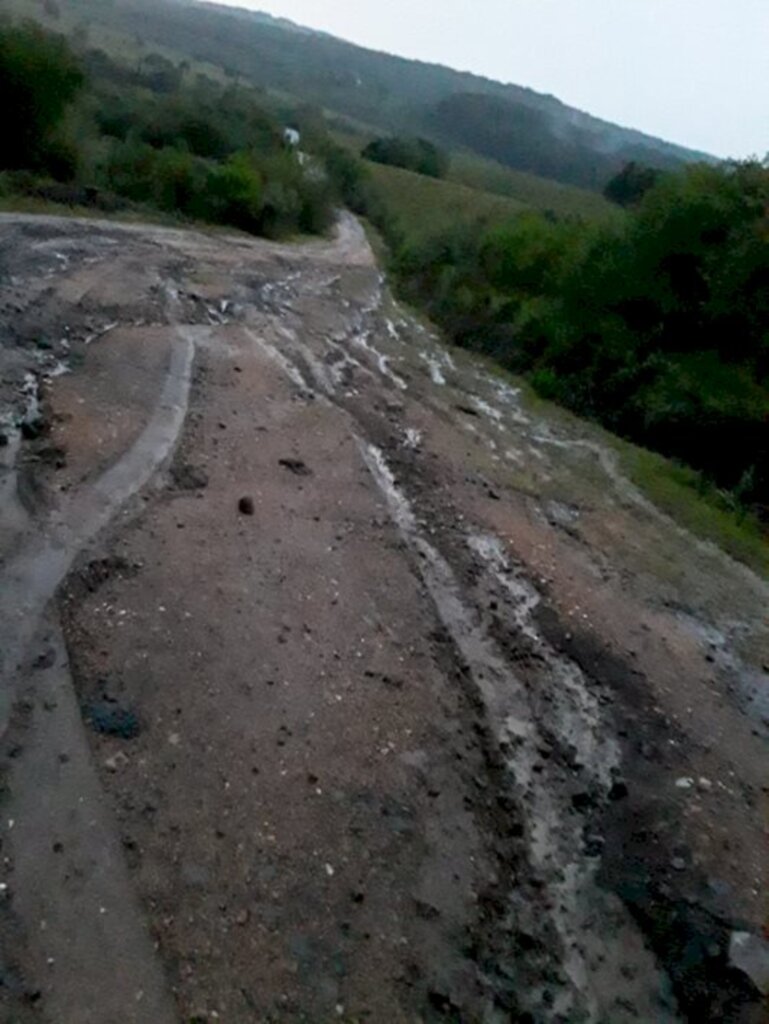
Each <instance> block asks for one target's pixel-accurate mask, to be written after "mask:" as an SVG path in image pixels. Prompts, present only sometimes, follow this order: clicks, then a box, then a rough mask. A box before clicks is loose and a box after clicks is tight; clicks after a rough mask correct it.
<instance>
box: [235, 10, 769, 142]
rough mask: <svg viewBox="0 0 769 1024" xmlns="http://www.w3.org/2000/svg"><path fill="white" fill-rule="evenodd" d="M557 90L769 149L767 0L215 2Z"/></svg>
mask: <svg viewBox="0 0 769 1024" xmlns="http://www.w3.org/2000/svg"><path fill="white" fill-rule="evenodd" d="M215 2H217V3H223V4H227V5H229V6H233V7H244V8H248V9H251V10H255V11H265V12H266V13H269V14H272V15H274V16H276V17H285V18H290V19H291V20H292V21H295V22H297V23H298V24H300V25H306V26H307V27H310V28H315V29H321V30H324V31H327V32H330V33H332V34H334V35H337V36H340V37H341V38H343V39H346V40H348V41H350V42H353V43H358V44H359V45H362V46H368V47H371V48H373V49H376V50H384V51H386V52H389V53H394V54H398V55H400V56H404V57H410V58H413V59H417V60H425V61H430V62H434V63H439V64H445V65H448V66H450V67H453V68H456V69H457V70H460V71H472V72H474V73H476V74H480V75H485V76H487V77H489V78H494V79H497V80H499V81H503V82H513V83H515V84H516V85H523V86H528V87H530V88H532V89H535V90H537V91H538V92H543V93H551V94H552V95H554V96H557V97H558V99H560V100H562V101H563V102H564V103H567V104H569V105H570V106H573V107H578V108H579V109H581V110H584V111H586V112H587V113H590V114H593V115H595V116H596V117H601V118H603V119H604V120H607V121H613V122H615V123H617V124H621V125H624V126H626V127H628V128H636V129H638V130H640V131H643V132H646V133H648V134H650V135H655V136H658V137H660V138H663V139H666V140H668V141H670V142H676V143H679V144H680V145H683V146H689V147H691V148H693V149H699V150H704V151H706V152H709V153H712V154H714V155H716V156H721V157H736V158H744V157H748V156H759V157H764V156H765V155H766V154H767V152H769V97H768V96H767V92H766V88H765V83H766V80H767V78H768V77H769V45H768V44H769V3H767V2H766V0H732V3H731V4H729V5H728V9H727V5H726V4H725V3H724V2H723V0H676V5H675V7H672V6H671V4H670V0H622V5H623V6H622V9H621V10H619V11H618V9H617V2H616V0H582V3H580V4H576V3H574V2H573V0H480V2H478V0H476V2H475V3H472V2H471V0H443V2H441V3H438V0H423V2H422V3H421V4H419V5H417V4H414V3H413V2H407V0H389V2H388V3H387V5H384V4H379V3H378V4H374V3H370V2H368V3H367V2H365V0H364V2H361V0H357V2H355V3H353V2H352V0H334V3H329V2H320V3H319V2H317V0H215Z"/></svg>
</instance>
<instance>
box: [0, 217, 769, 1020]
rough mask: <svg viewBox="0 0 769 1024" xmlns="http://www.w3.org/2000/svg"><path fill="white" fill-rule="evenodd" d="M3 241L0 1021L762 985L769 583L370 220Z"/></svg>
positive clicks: (610, 1013)
mask: <svg viewBox="0 0 769 1024" xmlns="http://www.w3.org/2000/svg"><path fill="white" fill-rule="evenodd" d="M0 273H1V274H2V277H0V322H2V325H3V330H4V340H3V348H2V350H1V351H0V359H1V360H2V369H3V373H2V380H3V385H2V388H0V415H4V416H5V424H6V425H5V427H4V428H3V434H4V436H5V438H6V440H7V443H6V445H5V446H4V447H3V448H0V510H2V516H0V553H1V554H2V563H0V613H1V614H0V650H2V652H3V662H2V668H3V691H2V700H1V701H0V717H1V718H2V723H1V724H2V735H3V738H2V750H1V753H2V786H3V789H2V819H1V820H2V823H3V835H2V849H1V850H0V853H1V854H2V858H3V861H2V863H3V868H2V872H3V873H2V878H1V879H0V883H1V884H2V892H0V901H1V902H0V1019H1V1020H3V1021H7V1022H11V1021H18V1022H21V1024H26V1022H27V1021H45V1022H47V1024H89V1022H93V1024H112V1022H114V1024H124V1022H129V1024H130V1022H134V1021H136V1022H139V1021H142V1022H148V1021H152V1022H158V1024H160V1022H166V1021H168V1022H171V1021H179V1022H185V1024H187V1022H190V1021H198V1022H199V1021H215V1020H220V1021H226V1022H227V1024H240V1022H284V1021H285V1022H288V1021H307V1022H312V1024H325V1022H330V1021H335V1020H341V1021H348V1022H358V1021H360V1022H363V1021H368V1022H382V1024H390V1022H399V1021H403V1022H416V1021H459V1022H474V1021H479V1022H480V1021H483V1022H492V1024H496V1022H503V1021H530V1022H536V1024H539V1022H543V1024H544V1022H551V1021H552V1022H554V1021H560V1022H569V1024H571V1022H582V1021H585V1022H588V1021H589V1022H606V1024H623V1022H629V1021H643V1022H664V1021H696V1022H703V1021H733V1022H754V1021H756V1022H757V1021H763V1020H766V1019H769V1018H768V1017H767V1012H766V1010H767V1007H766V1002H765V996H764V995H763V994H762V993H766V991H768V990H769V954H768V953H767V943H766V940H765V933H764V931H763V929H764V927H765V923H766V920H767V905H766V893H767V880H768V879H767V875H768V874H769V856H767V831H766V830H767V789H766V787H767V777H768V776H767V766H768V765H769V758H768V757H767V725H768V723H769V699H768V698H767V694H768V693H769V675H768V674H767V666H768V665H769V622H768V621H767V608H768V607H769V602H768V601H767V597H768V596H769V588H768V587H767V584H766V582H765V581H762V580H759V579H757V578H756V577H754V576H753V575H752V574H751V573H750V572H749V571H748V570H747V569H745V568H744V567H742V566H739V565H737V564H735V563H733V562H732V561H730V560H729V559H728V558H727V557H726V556H725V555H723V554H722V553H720V552H718V551H716V550H715V549H713V548H711V547H710V546H708V545H706V544H703V543H701V542H698V541H697V540H695V539H694V538H692V537H690V536H689V535H688V534H687V533H686V532H685V531H683V530H682V529H680V528H679V527H678V526H677V525H676V524H674V523H672V522H670V521H669V520H668V519H667V518H666V517H665V516H663V515H661V514H660V513H659V512H658V511H657V510H656V509H655V508H654V507H653V506H651V505H650V504H649V503H648V502H647V501H646V500H645V499H644V498H643V496H642V495H640V494H639V493H638V492H637V491H636V490H635V489H634V488H633V487H632V485H631V484H630V483H629V482H628V481H627V480H625V479H624V478H623V477H622V475H621V473H620V471H619V469H618V467H617V464H616V461H615V459H614V457H613V455H612V453H611V451H610V450H609V449H608V448H606V447H604V445H603V443H602V441H601V439H600V435H598V434H597V433H596V432H595V431H593V430H592V428H590V427H588V426H586V425H584V424H581V423H579V422H578V421H575V420H573V419H571V418H570V417H567V416H566V415H563V414H560V413H557V412H551V411H547V410H543V409H541V408H540V407H536V408H533V407H531V405H530V403H527V402H526V401H525V399H524V397H523V395H522V394H521V393H520V392H519V391H518V390H517V389H516V388H515V387H513V386H511V385H510V384H509V383H508V382H506V381H504V380H502V379H501V378H499V377H497V376H495V375H494V374H493V372H491V371H490V370H489V369H487V368H486V367H485V366H484V365H482V364H480V363H478V362H476V361H474V360H472V359H471V358H469V357H468V356H466V355H464V354H462V353H458V352H454V351H448V350H447V349H445V348H444V347H443V346H442V345H441V344H440V342H439V340H438V339H437V338H436V337H435V336H434V335H433V333H432V332H431V331H430V329H429V328H428V327H426V326H425V325H423V324H420V323H419V322H418V321H417V320H415V319H414V318H413V317H412V316H411V315H410V314H408V313H407V312H406V311H404V310H403V309H401V308H400V307H398V306H397V304H396V303H394V301H393V300H392V298H391V296H390V295H389V293H388V290H387V287H386V282H385V281H384V279H383V278H382V276H381V274H380V272H379V270H378V268H377V267H376V265H375V262H374V259H373V256H372V254H371V251H370V249H369V247H368V244H367V243H366V240H365V237H364V235H363V233H362V231H361V229H360V227H359V226H358V225H357V223H356V222H355V221H354V220H352V219H351V218H343V219H342V221H341V223H340V228H339V233H338V237H337V238H336V239H335V240H334V241H332V242H316V243H312V244H307V245H301V246H294V247H288V246H286V247H282V246H278V245H273V244H268V243H260V242H256V241H251V240H247V239H243V238H227V237H225V236H222V235H203V234H198V233H194V232H183V231H173V230H168V229H159V228H150V227H146V228H139V227H119V226H116V225H109V224H98V223H89V222H78V221H57V220H56V219H53V218H25V217H6V218H4V219H2V220H0ZM20 427H21V428H23V433H24V435H25V438H24V439H21V436H20V429H19V428H20ZM60 624H61V625H60ZM2 1014H4V1016H2Z"/></svg>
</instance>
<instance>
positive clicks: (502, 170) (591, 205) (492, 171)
mask: <svg viewBox="0 0 769 1024" xmlns="http://www.w3.org/2000/svg"><path fill="white" fill-rule="evenodd" d="M448 178H449V180H450V181H453V182H456V183H457V184H459V185H467V186H468V187H470V188H473V189H477V190H480V191H483V192H493V193H496V194H497V195H500V196H507V197H508V198H509V199H515V200H516V201H517V202H519V203H522V204H524V205H526V206H530V207H532V208H533V209H535V210H543V211H548V210H549V211H551V212H552V213H555V214H557V215H558V216H564V217H584V218H587V219H590V220H603V219H606V218H612V217H616V216H617V214H618V211H617V207H616V206H614V205H612V204H611V203H609V202H608V201H607V200H606V199H604V198H603V196H601V195H599V194H598V193H596V192H590V191H589V190H588V189H584V188H577V187H576V186H574V185H563V184H561V183H560V182H557V181H551V180H550V179H548V178H541V177H538V176H537V175H536V174H527V173H526V172H525V171H514V170H512V169H511V168H509V167H503V166H502V164H499V163H496V162H495V161H494V160H486V159H484V158H483V157H480V156H476V155H475V154H474V153H467V152H455V153H452V157H451V169H450V170H449V174H448Z"/></svg>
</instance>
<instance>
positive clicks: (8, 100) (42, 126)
mask: <svg viewBox="0 0 769 1024" xmlns="http://www.w3.org/2000/svg"><path fill="white" fill-rule="evenodd" d="M82 85H83V74H82V72H81V70H80V68H79V66H78V64H77V62H76V61H75V59H74V57H73V56H72V54H71V52H70V51H69V49H68V47H67V46H66V44H65V43H64V41H63V40H61V39H60V38H58V37H57V36H53V35H50V34H49V33H46V32H44V31H43V30H42V29H40V28H37V27H36V26H34V25H28V26H23V27H21V28H10V27H8V28H5V29H3V30H2V31H0V99H2V108H3V122H4V123H3V132H2V136H1V137H0V168H2V169H5V170H18V169H22V168H23V169H30V170H38V171H51V172H52V173H54V174H68V173H72V171H73V170H74V165H75V156H74V154H73V153H72V150H71V147H70V146H69V145H68V142H67V139H66V137H65V135H64V133H63V132H62V131H61V128H62V121H63V118H64V113H65V111H66V109H67V107H68V106H69V104H70V103H71V102H72V100H73V99H74V98H75V95H76V94H77V92H78V90H79V89H80V88H81V87H82Z"/></svg>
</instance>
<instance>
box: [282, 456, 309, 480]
mask: <svg viewBox="0 0 769 1024" xmlns="http://www.w3.org/2000/svg"><path fill="white" fill-rule="evenodd" d="M278 465H279V466H282V467H283V468H284V469H287V470H288V471H289V473H293V474H294V476H312V470H311V469H310V467H309V466H308V465H307V464H306V463H305V462H303V461H302V460H301V459H278Z"/></svg>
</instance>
